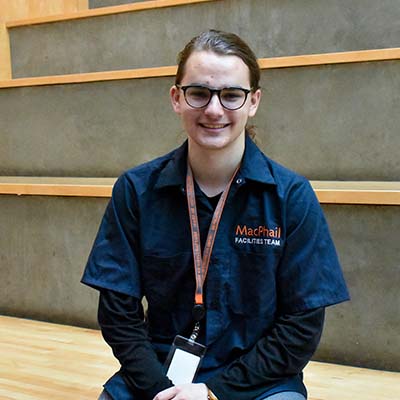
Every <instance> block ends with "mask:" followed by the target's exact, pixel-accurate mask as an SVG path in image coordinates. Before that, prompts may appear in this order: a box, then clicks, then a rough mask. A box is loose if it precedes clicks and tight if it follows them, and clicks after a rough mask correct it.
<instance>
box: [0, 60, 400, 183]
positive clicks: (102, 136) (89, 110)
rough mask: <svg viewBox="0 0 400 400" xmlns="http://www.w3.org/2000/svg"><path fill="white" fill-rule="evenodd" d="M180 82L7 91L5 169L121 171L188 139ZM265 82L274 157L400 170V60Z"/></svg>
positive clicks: (324, 173) (263, 134)
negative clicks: (178, 103)
mask: <svg viewBox="0 0 400 400" xmlns="http://www.w3.org/2000/svg"><path fill="white" fill-rule="evenodd" d="M172 83H173V79H172V78H154V79H143V80H130V81H114V82H99V83H89V84H74V85H59V86H47V87H46V86H45V87H31V88H18V89H3V90H0V132H1V135H0V174H1V175H39V176H43V175H44V176H46V175H51V176H117V175H119V174H120V173H121V172H122V171H123V170H124V169H127V168H129V167H131V166H134V165H137V164H139V163H142V162H144V161H147V160H149V159H152V158H154V157H156V156H158V155H161V154H163V153H166V152H167V151H169V150H170V149H172V148H173V147H175V146H177V145H179V143H180V142H181V141H182V140H183V139H184V135H183V134H181V133H180V132H181V131H182V130H181V127H180V121H179V119H178V117H177V116H176V115H175V114H174V113H173V111H172V108H171V106H170V103H169V95H168V90H169V87H170V85H171V84H172ZM262 86H263V90H264V95H263V98H262V102H261V106H260V109H259V111H258V115H257V116H256V118H255V119H254V121H252V122H254V123H255V124H256V125H257V126H258V131H259V142H260V146H261V147H262V148H263V150H264V151H265V152H266V153H267V154H268V155H269V156H271V157H272V158H274V159H276V160H277V161H279V162H281V163H283V164H285V165H287V166H288V167H290V168H292V169H294V170H296V171H298V172H299V173H301V174H303V175H306V176H307V177H308V178H309V179H322V180H398V179H399V176H400V158H399V156H398V149H399V148H400V135H399V133H400V132H399V126H400V113H399V112H398V110H399V109H400V97H399V93H400V61H387V62H375V63H356V64H345V65H332V66H321V67H308V68H291V69H279V70H267V71H263V73H262ZM99 160H100V162H99Z"/></svg>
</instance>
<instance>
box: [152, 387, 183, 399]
mask: <svg viewBox="0 0 400 400" xmlns="http://www.w3.org/2000/svg"><path fill="white" fill-rule="evenodd" d="M177 393H178V390H177V388H176V387H175V386H172V387H170V388H168V389H164V390H163V391H162V392H160V393H158V394H157V395H156V397H154V399H153V400H171V399H173V398H174V397H175V395H176V394H177Z"/></svg>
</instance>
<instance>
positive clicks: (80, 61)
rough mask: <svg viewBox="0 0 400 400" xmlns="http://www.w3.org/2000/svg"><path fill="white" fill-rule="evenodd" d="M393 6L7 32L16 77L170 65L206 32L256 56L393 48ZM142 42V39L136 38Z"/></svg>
mask: <svg viewBox="0 0 400 400" xmlns="http://www.w3.org/2000/svg"><path fill="white" fill-rule="evenodd" d="M399 21H400V7H399V2H398V0H380V1H379V2H377V1H375V0H352V1H351V2H349V1H347V0H329V1H320V0H296V1H293V0H246V1H243V0H224V1H216V2H210V3H201V4H193V5H186V6H181V7H168V8H162V9H158V10H147V11H140V12H134V13H126V14H116V15H111V16H104V17H97V18H89V19H82V20H76V21H67V22H62V23H57V24H44V25H34V26H27V27H20V28H14V29H11V30H10V39H11V52H12V59H13V63H12V64H13V67H12V71H13V76H14V77H16V78H17V77H23V76H37V75H53V74H66V73H74V72H89V71H102V70H118V69H129V68H141V67H156V66H161V65H174V64H175V63H176V55H177V53H178V51H179V50H181V49H182V47H183V46H184V44H185V43H186V41H187V40H188V39H189V38H191V37H192V36H194V35H195V34H198V33H199V32H200V31H202V30H205V29H208V28H217V29H223V30H227V31H232V32H236V33H238V34H240V35H241V36H242V37H243V38H244V39H245V40H247V41H248V42H249V44H250V45H251V46H252V48H253V49H254V51H255V53H256V54H257V56H258V57H276V56H289V55H296V54H310V53H328V52H337V51H349V50H364V49H375V48H384V47H397V46H398V45H399V39H398V38H399V35H400V26H399V24H400V23H399ZM138 38H140V40H138Z"/></svg>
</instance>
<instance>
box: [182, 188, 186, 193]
mask: <svg viewBox="0 0 400 400" xmlns="http://www.w3.org/2000/svg"><path fill="white" fill-rule="evenodd" d="M181 192H182V193H183V194H185V193H186V190H185V188H184V187H183V186H182V187H181Z"/></svg>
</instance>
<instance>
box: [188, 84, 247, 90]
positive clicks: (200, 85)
mask: <svg viewBox="0 0 400 400" xmlns="http://www.w3.org/2000/svg"><path fill="white" fill-rule="evenodd" d="M182 86H199V87H205V88H207V89H210V90H223V89H244V90H249V89H247V88H244V87H242V86H222V87H220V88H216V87H212V86H208V85H205V84H203V83H189V84H187V85H182Z"/></svg>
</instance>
